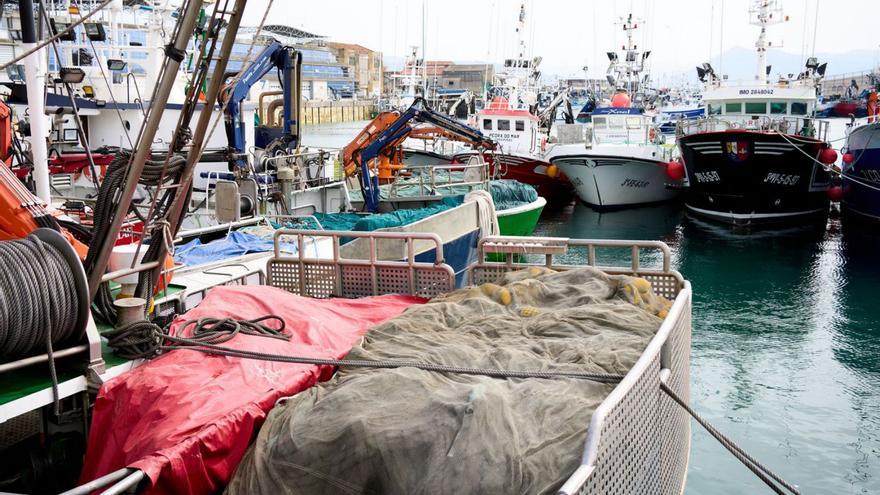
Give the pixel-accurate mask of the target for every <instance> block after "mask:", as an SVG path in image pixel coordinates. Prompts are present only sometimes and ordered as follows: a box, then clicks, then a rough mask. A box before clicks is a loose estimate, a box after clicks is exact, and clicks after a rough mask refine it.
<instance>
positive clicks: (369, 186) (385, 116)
mask: <svg viewBox="0 0 880 495" xmlns="http://www.w3.org/2000/svg"><path fill="white" fill-rule="evenodd" d="M413 123H425V124H431V125H432V126H434V127H431V128H428V129H426V128H424V127H415V126H413V125H412V124H413ZM426 131H427V132H426ZM425 134H433V135H442V136H443V137H445V138H449V139H456V140H459V141H463V142H466V143H469V144H471V145H472V146H475V147H479V148H482V149H485V150H494V149H495V147H496V145H495V142H494V141H492V140H491V139H489V138H488V137H486V136H484V135H483V133H481V132H480V131H478V130H477V129H474V128H472V127H469V126H467V125H465V124H462V123H461V122H458V121H457V120H455V119H452V118H450V117H447V116H446V115H443V114H442V113H440V112H437V111H434V110H432V109H431V108H430V107H429V106H428V104H427V103H426V102H425V100H424V98H421V97H419V98H416V100H415V101H414V102H413V104H412V105H411V106H410V107H409V108H408V109H407V110H406V111H404V112H403V113H399V112H384V113H382V114H379V116H378V117H376V118H375V119H374V120H373V121H372V122H370V124H369V125H367V127H366V128H364V130H363V131H361V133H360V134H358V135H357V137H355V139H354V141H352V142H351V143H350V144H349V145H348V146H346V147H345V149H344V150H343V152H342V158H343V165H344V166H345V172H346V175H348V176H352V175H355V174H359V175H360V180H359V182H360V185H361V191H363V193H364V206H366V208H367V210H368V211H370V212H375V211H378V209H379V177H380V172H383V170H382V169H380V166H383V165H384V167H385V171H393V170H394V168H398V169H399V168H401V166H402V164H401V163H399V162H400V161H402V160H401V158H400V155H401V153H399V151H400V149H399V148H400V147H401V145H402V143H403V141H404V140H406V138H407V137H416V135H423V136H424V135H425ZM383 159H384V160H383ZM383 161H384V162H387V163H382V162H383ZM374 169H376V171H375V173H374Z"/></svg>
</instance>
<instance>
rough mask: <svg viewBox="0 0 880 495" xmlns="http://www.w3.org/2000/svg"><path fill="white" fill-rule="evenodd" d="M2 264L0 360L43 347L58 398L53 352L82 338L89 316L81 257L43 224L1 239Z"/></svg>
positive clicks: (8, 359) (7, 359)
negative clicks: (23, 234)
mask: <svg viewBox="0 0 880 495" xmlns="http://www.w3.org/2000/svg"><path fill="white" fill-rule="evenodd" d="M0 266H3V269H2V270H0V360H2V361H4V362H9V361H15V360H17V359H21V358H25V357H29V356H32V355H35V354H38V353H40V351H42V350H44V349H45V352H46V354H48V356H49V371H50V374H51V376H52V385H53V387H52V390H53V393H54V396H55V398H56V399H57V398H58V379H57V376H56V373H55V363H54V360H53V352H54V350H55V348H57V347H59V346H62V345H66V344H72V343H75V342H79V341H81V340H82V339H83V335H84V333H85V329H86V324H87V322H88V318H89V300H88V290H87V289H88V285H87V281H86V274H85V271H83V268H82V265H81V264H80V261H79V256H78V255H77V253H76V251H75V250H74V249H73V246H71V245H70V244H69V243H68V242H67V240H66V239H64V237H63V236H62V235H61V234H59V233H58V232H56V231H55V230H52V229H47V228H41V229H37V230H36V231H34V232H33V233H32V234H31V235H29V236H27V237H25V238H23V239H16V240H9V241H0ZM57 406H58V404H57V400H56V409H57Z"/></svg>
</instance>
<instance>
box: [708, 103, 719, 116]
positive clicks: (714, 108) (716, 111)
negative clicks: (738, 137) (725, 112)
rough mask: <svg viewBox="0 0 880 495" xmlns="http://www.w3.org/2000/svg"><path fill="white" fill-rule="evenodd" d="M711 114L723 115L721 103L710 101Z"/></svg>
mask: <svg viewBox="0 0 880 495" xmlns="http://www.w3.org/2000/svg"><path fill="white" fill-rule="evenodd" d="M709 115H721V105H719V104H717V103H709Z"/></svg>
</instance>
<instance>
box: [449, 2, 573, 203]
mask: <svg viewBox="0 0 880 495" xmlns="http://www.w3.org/2000/svg"><path fill="white" fill-rule="evenodd" d="M525 30H526V11H525V5H521V6H520V13H519V21H518V24H517V29H516V36H517V46H516V54H517V55H516V56H515V57H512V58H508V59H505V60H504V64H503V68H502V70H500V71H498V72H497V73H496V74H495V79H494V81H493V85H492V88H491V89H490V90H489V91H487V94H486V101H487V103H486V105H485V106H484V107H483V108H482V109H481V110H479V111H478V112H477V113H476V115H474V116H473V119H472V125H473V126H474V127H476V128H478V129H479V130H480V131H481V132H483V133H484V134H485V135H486V136H488V137H489V138H491V139H492V140H493V141H495V142H496V143H497V144H498V149H496V150H495V152H494V153H491V154H487V155H486V156H485V157H484V158H485V160H486V161H487V162H489V165H490V167H491V171H492V174H493V176H494V177H497V178H501V179H512V180H517V181H519V182H522V183H524V184H529V185H531V186H534V187H535V188H536V189H537V190H538V194H539V195H540V196H541V197H543V198H546V199H547V200H548V201H550V202H551V203H552V204H553V205H567V204H568V203H569V202H570V201H571V197H572V193H573V190H572V186H571V184H570V183H569V181H568V180H567V179H566V178H565V177H563V176H558V175H557V174H555V173H554V172H555V168H553V167H551V164H550V163H549V162H547V161H546V160H545V159H544V158H543V157H542V156H541V155H542V153H543V152H544V150H545V149H546V146H547V142H548V140H549V136H550V129H551V127H552V125H553V122H554V121H555V120H556V116H557V112H558V110H559V108H560V107H562V108H563V113H564V114H565V115H566V116H567V117H566V119H567V121H568V122H569V123H571V122H573V116H572V109H571V103H570V101H569V91H570V90H569V89H568V88H565V89H562V90H560V91H558V92H557V93H556V94H555V95H554V96H553V98H552V100H550V101H549V102H548V103H547V105H545V106H544V107H543V108H539V107H540V102H539V95H540V75H541V73H540V70H539V66H540V64H541V57H529V56H528V55H527V54H528V51H527V47H526V43H525V38H524V37H523V36H524V33H525ZM474 153H475V152H474V151H473V150H466V151H459V152H458V153H454V154H453V155H452V156H451V158H452V160H453V161H456V162H460V163H463V162H465V161H466V160H467V158H468V157H469V156H472V155H473V154H474Z"/></svg>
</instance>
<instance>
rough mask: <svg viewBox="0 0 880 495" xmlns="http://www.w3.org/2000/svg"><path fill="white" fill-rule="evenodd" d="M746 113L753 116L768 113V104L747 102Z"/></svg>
mask: <svg viewBox="0 0 880 495" xmlns="http://www.w3.org/2000/svg"><path fill="white" fill-rule="evenodd" d="M746 113H749V114H753V115H754V114H765V113H767V102H766V101H747V102H746Z"/></svg>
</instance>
